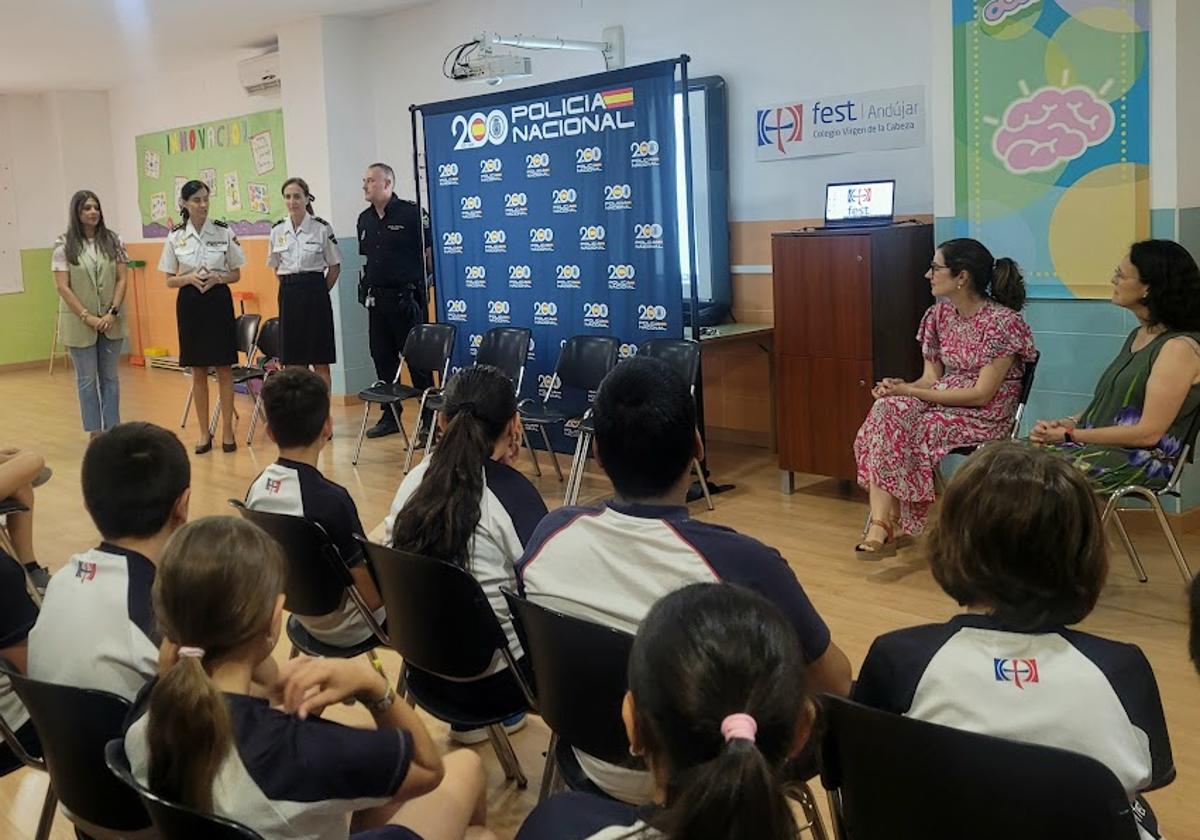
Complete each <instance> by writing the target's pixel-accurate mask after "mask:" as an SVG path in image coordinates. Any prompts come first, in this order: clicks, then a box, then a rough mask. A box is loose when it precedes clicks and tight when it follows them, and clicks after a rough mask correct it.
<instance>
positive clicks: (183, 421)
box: [179, 388, 192, 429]
mask: <svg viewBox="0 0 1200 840" xmlns="http://www.w3.org/2000/svg"><path fill="white" fill-rule="evenodd" d="M191 410H192V389H191V388H188V392H187V399H186V400H184V401H183V416H182V417H180V418H179V428H181V429H186V428H187V416H188V412H189V411H191Z"/></svg>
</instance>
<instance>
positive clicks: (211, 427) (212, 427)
mask: <svg viewBox="0 0 1200 840" xmlns="http://www.w3.org/2000/svg"><path fill="white" fill-rule="evenodd" d="M220 419H221V401H220V400H219V399H218V400H217V405H216V408H214V409H213V413H212V419H211V420H209V421H208V436H209V437H214V436H215V435H216V434H217V421H218V420H220ZM235 439H236V438H235Z"/></svg>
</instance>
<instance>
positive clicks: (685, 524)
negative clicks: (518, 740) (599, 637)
mask: <svg viewBox="0 0 1200 840" xmlns="http://www.w3.org/2000/svg"><path fill="white" fill-rule="evenodd" d="M517 576H518V579H519V581H520V583H521V589H522V592H523V593H524V594H525V595H526V596H528V597H529V598H530V599H531V600H533V601H536V602H538V603H539V604H543V605H545V606H547V607H549V608H551V609H555V610H558V611H560V612H563V613H566V614H569V615H574V616H578V617H579V618H585V619H588V620H589V621H594V622H597V623H599V624H604V625H606V626H609V627H614V628H616V629H618V630H622V631H624V632H626V633H636V632H637V629H638V625H640V624H641V622H642V619H643V618H644V617H645V615H646V613H648V612H649V611H650V607H652V606H653V605H654V603H655V602H656V601H658V600H659V599H660V598H662V597H663V596H664V595H667V594H669V593H671V592H674V591H675V590H677V589H682V588H683V587H684V586H687V585H688V584H691V583H720V582H725V583H732V584H736V585H738V586H744V587H746V588H747V589H752V590H754V591H755V592H757V593H759V594H760V595H762V596H764V597H765V598H766V599H767V600H768V601H770V602H772V603H773V604H775V606H776V607H778V608H779V609H780V611H781V612H782V613H783V614H784V616H785V617H786V618H787V619H788V620H789V621H790V622H791V624H792V626H793V627H795V629H796V635H797V639H798V641H799V642H800V646H801V649H802V652H803V656H804V660H805V661H806V662H812V661H814V660H816V659H819V658H820V657H821V656H823V655H824V654H825V651H826V650H827V649H828V648H829V628H828V627H827V626H826V625H825V622H824V621H823V620H822V619H821V616H820V615H818V614H817V611H816V609H815V608H814V607H813V605H812V602H811V601H809V599H808V595H807V594H806V593H805V591H804V587H802V586H801V585H800V582H799V581H798V580H796V576H795V574H793V572H792V570H791V568H789V567H788V564H787V561H785V560H784V559H783V557H782V556H781V555H780V554H779V552H778V551H776V550H775V549H773V548H770V547H769V546H766V545H763V544H762V543H761V542H759V541H758V540H756V539H754V538H753V537H748V536H746V535H745V534H739V533H738V532H737V531H734V530H732V529H730V528H725V527H722V526H720V525H713V524H711V523H708V522H700V521H698V520H694V519H691V518H689V516H688V511H687V508H685V507H659V506H650V505H641V504H631V503H628V502H616V501H610V502H608V503H607V504H606V505H604V506H603V507H601V508H583V507H562V508H558V509H557V510H555V511H553V512H552V513H550V514H549V515H548V516H547V517H546V518H545V519H543V520H542V522H541V524H540V525H539V526H538V528H537V531H536V532H534V535H533V539H532V541H531V542H530V544H529V545H527V546H526V547H525V555H524V557H523V558H522V559H521V562H520V563H519V564H518V566H517ZM576 756H577V757H578V758H579V764H580V766H581V767H582V768H583V770H584V772H585V773H587V775H588V777H589V778H591V779H592V781H594V782H595V783H596V784H597V785H599V786H600V787H601V789H603V790H604V791H605V792H606V793H608V794H609V795H612V796H616V797H618V798H620V799H623V800H625V801H627V802H634V803H636V804H642V803H644V802H646V801H648V799H649V795H650V790H651V788H650V782H649V774H648V773H645V772H640V771H631V770H628V769H626V768H620V767H616V766H614V765H611V764H607V763H605V762H601V761H599V760H598V759H595V758H593V757H591V756H589V755H587V754H586V753H581V752H579V751H578V750H576Z"/></svg>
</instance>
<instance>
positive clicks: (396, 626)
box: [360, 539, 512, 680]
mask: <svg viewBox="0 0 1200 840" xmlns="http://www.w3.org/2000/svg"><path fill="white" fill-rule="evenodd" d="M360 543H361V544H362V546H363V550H364V551H366V553H367V558H368V559H369V560H370V562H371V568H372V570H373V571H374V572H375V579H376V581H377V582H378V584H379V594H380V595H381V596H382V597H383V604H384V606H385V607H386V608H387V614H388V625H387V632H388V639H389V641H390V643H391V646H392V648H393V649H394V650H395V651H396V652H397V653H399V654H400V655H401V656H402V657H404V661H405V663H406V664H408V665H413V666H415V667H417V668H420V669H421V670H422V671H428V672H429V673H431V674H434V675H436V676H439V677H444V678H447V679H461V680H466V679H471V678H473V677H478V676H479V675H480V674H482V673H483V672H484V671H485V670H487V668H488V666H489V665H491V664H492V660H493V659H495V656H496V651H501V653H502V654H505V656H506V659H510V660H511V653H510V652H509V651H508V640H507V638H506V637H505V635H504V629H503V628H502V627H501V626H500V622H499V621H498V620H497V618H496V614H495V613H494V612H492V607H491V605H490V604H489V603H488V599H487V596H486V595H484V593H483V588H482V587H481V586H480V585H479V581H477V580H475V578H474V577H472V576H471V574H470V573H469V572H468V571H467V570H466V569H461V568H459V567H458V566H455V565H454V564H452V563H447V562H445V561H442V560H435V559H433V558H432V557H422V556H421V555H419V554H411V553H409V552H407V551H398V550H396V549H393V548H388V547H386V546H382V545H377V544H375V543H371V542H367V541H366V540H362V539H360ZM509 664H510V666H511V665H512V662H511V661H510V663H509Z"/></svg>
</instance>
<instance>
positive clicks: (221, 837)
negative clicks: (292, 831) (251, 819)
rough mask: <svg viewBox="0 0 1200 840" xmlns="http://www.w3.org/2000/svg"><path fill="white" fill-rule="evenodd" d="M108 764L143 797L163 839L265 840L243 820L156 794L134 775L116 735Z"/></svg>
mask: <svg viewBox="0 0 1200 840" xmlns="http://www.w3.org/2000/svg"><path fill="white" fill-rule="evenodd" d="M104 763H105V764H107V765H108V769H109V770H110V771H112V773H113V775H114V776H116V777H117V778H118V779H120V780H121V781H122V782H123V783H124V784H125V785H126V786H127V787H128V788H129V789H130V790H132V791H133V792H134V793H135V794H137V796H138V797H139V798H140V799H141V801H142V804H143V805H145V806H146V810H147V811H149V812H150V819H151V820H153V821H154V827H155V828H157V829H158V833H159V836H160V837H161V838H162V840H193V838H197V837H203V838H205V840H262V837H261V836H260V835H259V834H258V833H256V832H254V831H251V830H250V829H248V828H246V827H245V826H244V825H242V824H241V823H236V822H234V821H233V820H227V819H225V818H224V817H218V816H214V815H212V814H205V813H204V812H202V811H197V810H196V809H195V808H189V807H188V806H187V805H180V804H179V803H177V802H171V801H170V800H168V799H163V798H162V797H161V796H159V795H158V794H156V793H152V792H151V791H150V789H149V788H147V787H145V786H144V785H142V783H141V782H139V781H138V780H137V779H135V778H134V776H133V772H132V771H131V770H130V769H129V759H128V758H127V757H126V756H125V745H124V744H123V743H122V742H121V740H120V739H119V738H114V739H113V740H111V741H109V742H108V744H107V745H106V746H105V747H104Z"/></svg>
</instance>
